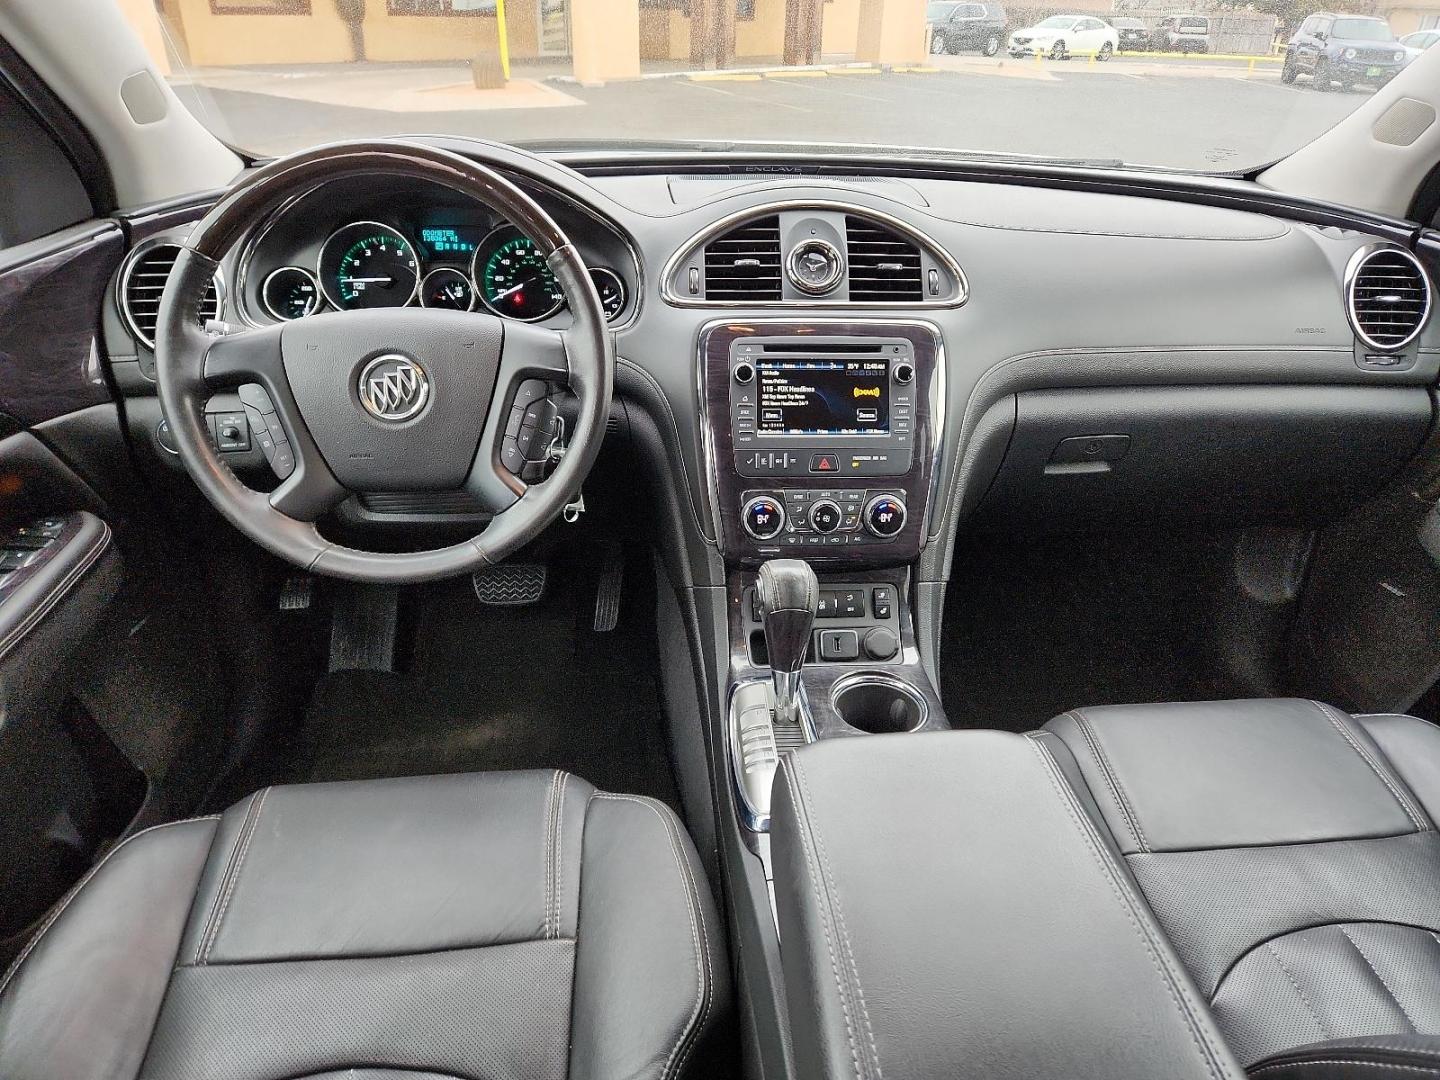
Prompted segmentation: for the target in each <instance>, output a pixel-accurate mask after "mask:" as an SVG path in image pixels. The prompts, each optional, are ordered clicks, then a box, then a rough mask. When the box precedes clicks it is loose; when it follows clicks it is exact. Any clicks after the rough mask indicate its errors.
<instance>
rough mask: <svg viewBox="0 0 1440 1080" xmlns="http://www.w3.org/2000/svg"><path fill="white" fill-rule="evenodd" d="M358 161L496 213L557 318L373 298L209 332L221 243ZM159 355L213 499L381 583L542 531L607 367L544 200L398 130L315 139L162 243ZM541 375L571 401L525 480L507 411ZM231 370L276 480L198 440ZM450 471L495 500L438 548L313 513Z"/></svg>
mask: <svg viewBox="0 0 1440 1080" xmlns="http://www.w3.org/2000/svg"><path fill="white" fill-rule="evenodd" d="M360 174H369V175H376V174H381V175H389V176H396V177H404V178H410V179H416V180H428V181H433V182H435V183H438V184H441V185H444V186H446V187H449V188H451V189H452V190H454V191H458V192H460V193H461V194H464V195H468V196H471V197H473V198H475V199H476V200H478V201H480V202H481V203H483V204H485V205H486V206H488V207H490V208H491V209H493V210H495V211H496V212H498V213H499V214H500V215H502V216H503V217H504V218H505V219H506V220H507V221H509V222H510V223H511V224H513V225H515V226H516V227H517V228H518V229H519V230H520V231H521V232H523V233H524V234H526V235H527V236H528V237H530V239H531V240H533V241H534V242H535V244H536V246H537V248H538V249H539V250H540V252H541V253H542V254H543V255H544V256H545V259H546V263H547V264H548V266H549V267H550V269H551V270H552V271H553V272H554V274H555V276H556V278H557V280H558V281H559V284H560V288H561V289H562V290H563V291H564V294H565V297H566V299H567V300H568V302H569V308H570V313H571V315H572V316H573V322H572V324H571V326H570V328H569V329H567V330H563V331H553V330H546V329H544V328H542V327H537V326H533V325H530V324H527V323H520V322H514V321H511V320H506V319H502V318H500V317H499V316H496V315H491V314H483V313H480V312H462V311H445V310H436V309H421V308H370V309H362V310H355V311H340V312H332V313H326V314H321V315H311V316H308V317H306V318H304V319H298V320H295V321H292V322H284V323H279V324H277V325H274V326H269V327H265V328H263V329H256V330H246V331H242V332H235V333H225V334H223V335H221V336H214V334H213V333H211V332H207V330H206V329H205V327H203V326H202V323H201V315H200V311H201V304H202V301H203V300H204V297H205V293H206V290H207V289H208V288H209V286H210V283H211V281H212V279H213V278H214V275H215V272H216V269H217V268H218V266H219V263H220V259H221V258H222V257H223V256H224V255H225V253H226V252H227V251H229V250H230V249H231V248H232V247H233V246H234V245H235V244H236V243H237V242H238V241H239V240H240V238H241V237H242V236H244V235H245V234H246V233H247V232H248V231H249V230H250V229H251V228H252V227H253V226H254V225H255V224H256V223H258V222H261V221H263V220H265V219H266V218H267V217H268V215H270V214H271V213H272V212H273V211H275V210H276V209H278V208H279V207H281V206H282V205H284V204H285V203H287V202H288V201H289V200H291V199H293V198H295V197H297V196H299V195H301V194H303V193H305V192H308V191H310V190H312V189H314V188H315V187H317V186H319V185H320V184H322V183H325V182H327V181H331V180H335V179H338V178H342V177H346V176H354V175H360ZM155 360H156V379H157V382H158V384H159V390H160V402H161V405H162V406H163V407H164V410H165V415H166V417H167V419H168V420H169V423H170V430H171V432H172V433H173V436H174V441H175V446H176V447H177V448H178V450H179V454H180V460H181V461H182V462H183V463H184V465H185V468H186V469H187V470H188V471H189V473H190V475H191V476H192V477H193V478H194V480H195V482H196V484H198V485H199V487H200V490H201V491H202V492H204V493H205V495H206V497H207V498H208V499H209V500H210V501H211V502H212V503H214V504H215V506H216V508H217V509H219V511H220V512H221V513H222V514H223V515H224V516H225V517H227V518H228V519H229V520H230V521H231V522H233V523H234V524H235V526H236V527H237V528H239V529H240V531H241V532H243V533H245V534H246V535H247V536H249V537H250V538H251V539H253V540H255V541H256V542H257V543H259V544H260V545H261V546H262V547H265V548H267V549H268V550H269V551H271V552H273V553H274V554H276V555H278V556H279V557H280V558H282V559H286V560H288V561H289V562H291V563H294V564H295V565H297V566H300V567H303V568H304V569H306V570H309V571H312V572H314V573H318V574H326V575H330V576H332V577H340V578H347V579H350V580H352V581H365V582H385V583H404V582H420V581H430V580H434V579H436V578H444V577H451V576H454V575H457V574H463V573H468V572H470V571H472V570H476V569H479V568H481V567H485V566H489V565H491V564H493V563H496V562H498V561H499V560H501V559H503V558H504V557H505V556H506V555H508V554H510V553H511V552H513V551H515V550H516V549H517V548H519V547H520V546H521V545H523V544H525V543H526V542H527V541H529V540H531V539H533V538H534V537H535V536H536V535H538V534H539V533H540V531H541V530H542V529H544V527H545V526H546V525H548V524H549V523H550V522H551V521H553V520H554V519H555V518H556V517H557V516H558V515H559V513H560V512H561V510H562V509H563V508H564V507H565V505H566V504H567V503H568V502H570V500H571V499H572V498H573V497H574V495H575V493H576V492H577V491H579V489H580V484H581V483H582V482H583V481H584V479H585V477H586V475H587V474H588V473H589V471H590V467H591V466H592V465H593V464H594V462H595V457H596V455H597V454H598V453H599V449H600V442H601V440H602V439H603V438H604V434H605V423H606V420H607V419H608V418H609V414H610V397H611V393H612V389H613V386H614V377H615V353H614V344H613V342H612V341H611V338H610V334H609V332H608V330H607V328H606V322H605V315H604V312H603V309H602V308H601V306H600V298H599V296H597V295H596V292H595V286H594V284H593V283H592V282H591V280H590V275H589V273H588V272H587V270H586V267H585V264H584V262H583V261H582V260H581V258H580V254H579V252H578V251H577V250H576V249H575V247H574V245H573V244H571V242H570V240H569V239H568V238H567V237H566V236H565V234H564V233H563V232H561V231H560V228H559V226H558V225H556V224H555V222H554V221H553V220H552V219H551V218H550V216H549V214H547V213H546V212H545V211H544V210H543V209H542V208H541V207H540V206H539V205H538V204H537V203H536V202H535V201H534V200H533V199H532V198H530V196H528V195H527V194H525V193H524V192H523V191H521V190H520V189H519V188H518V187H516V186H515V184H513V183H511V182H510V181H509V180H508V179H506V178H505V177H503V176H501V175H500V174H499V173H498V172H497V171H495V169H493V168H490V167H488V166H486V165H483V164H479V163H477V162H475V161H472V160H470V159H468V158H465V157H461V156H460V155H458V154H453V153H450V152H448V151H445V150H440V149H436V148H434V147H429V146H424V145H420V144H415V143H406V142H399V141H395V142H390V141H374V142H352V143H337V144H332V145H329V146H322V147H319V148H316V149H314V150H308V151H305V152H303V153H300V154H296V155H294V156H291V157H288V158H282V159H281V160H279V161H276V162H273V163H271V164H269V165H266V166H264V167H263V168H261V169H258V170H256V171H255V172H253V173H251V174H250V175H249V176H247V177H246V178H245V179H244V180H242V181H241V182H240V183H238V184H237V185H236V186H235V187H234V188H233V189H231V191H230V192H229V193H228V194H227V195H226V196H225V197H224V198H223V199H221V200H220V202H219V203H217V204H216V205H215V207H214V208H213V209H212V210H211V211H210V212H209V213H208V214H207V215H206V216H205V217H204V219H203V220H201V221H200V223H199V224H198V225H197V226H196V227H195V229H194V231H193V232H192V233H191V234H190V237H189V240H188V241H187V243H186V245H185V246H184V247H183V248H182V249H181V252H180V256H179V258H178V259H177V260H176V262H175V268H174V270H173V271H172V272H171V274H170V279H169V282H168V283H167V285H166V286H165V292H164V294H163V296H162V299H161V302H160V311H159V316H158V324H157V326H156V333H155ZM537 380H538V381H537ZM541 383H560V384H565V385H568V386H569V388H570V390H571V391H572V392H573V393H574V395H575V396H576V397H577V398H578V399H579V415H578V417H577V418H576V420H575V422H574V427H573V430H572V431H571V432H570V438H569V444H568V449H567V450H566V452H565V454H564V455H563V457H561V459H560V462H559V465H558V466H557V467H556V469H555V471H554V473H553V474H552V475H551V476H550V477H549V479H547V480H545V481H544V482H543V483H538V484H527V483H526V482H525V481H524V480H522V479H521V476H520V473H521V472H524V469H523V468H519V467H518V466H517V462H518V460H519V459H517V457H516V450H515V443H514V441H513V439H512V440H509V441H508V442H507V437H506V435H507V428H508V429H509V432H510V435H512V436H513V435H514V434H515V433H516V432H515V428H516V427H517V426H518V423H517V424H512V423H511V413H512V412H515V413H516V417H515V419H516V420H517V421H519V420H521V419H523V410H524V409H525V408H526V407H527V405H528V404H531V403H532V398H534V397H536V395H537V394H539V395H540V396H543V390H540V391H537V389H536V388H537V387H539V386H540V385H541ZM237 388H238V389H239V391H240V394H241V400H242V401H244V402H245V403H246V405H247V413H250V415H251V427H252V429H255V428H256V427H257V420H260V421H263V424H264V427H265V431H264V432H260V431H258V430H257V431H255V432H254V435H255V438H257V440H260V439H263V438H265V437H267V436H268V437H269V438H270V439H272V440H273V441H272V443H270V444H268V445H269V447H270V448H269V449H268V450H267V456H269V457H270V460H271V464H272V467H274V468H275V471H276V473H277V475H280V476H283V477H284V479H283V480H282V482H281V483H280V485H279V486H278V487H277V488H276V489H275V490H274V491H273V492H270V493H269V494H266V493H263V492H259V491H255V490H253V489H251V488H249V487H247V486H246V485H245V484H243V483H242V482H241V481H240V480H239V479H238V478H237V477H236V476H235V474H234V473H233V472H232V471H231V470H230V467H229V466H228V465H227V464H225V462H224V461H222V460H221V458H220V455H219V453H218V452H217V451H216V449H215V448H214V446H213V445H212V444H211V441H210V435H209V431H208V429H207V427H206V421H205V403H206V401H207V400H208V399H209V398H210V396H211V395H212V394H213V393H215V392H217V391H221V390H235V389H237ZM517 394H518V395H519V400H518V401H517ZM512 402H513V403H514V404H513V405H512V404H511V403H512ZM257 414H258V415H257ZM282 444H283V445H282ZM262 445H267V444H264V443H262ZM287 449H288V455H287V453H286V450H287ZM457 489H464V490H466V491H468V492H469V493H470V494H471V495H473V496H474V497H475V498H476V499H477V500H478V501H479V502H480V504H481V505H482V506H483V508H484V509H485V510H486V511H488V512H489V513H491V514H492V515H493V516H492V517H491V519H490V521H489V524H488V525H487V526H486V527H485V529H484V531H483V532H481V533H480V534H478V535H476V536H474V537H471V538H470V539H468V540H465V541H464V542H462V543H458V544H454V545H452V546H450V547H445V548H438V549H434V550H429V551H419V552H408V553H388V552H387V553H381V552H372V551H362V550H359V549H356V548H350V547H345V546H342V545H339V544H335V543H332V542H330V541H329V540H326V539H325V538H324V537H323V536H321V535H320V532H319V530H318V529H317V528H316V525H315V523H316V521H317V520H318V519H320V518H321V517H322V516H324V515H325V514H326V513H327V512H328V511H330V510H332V509H334V508H335V507H336V506H337V505H339V503H341V502H342V501H344V500H345V499H346V498H348V497H350V495H351V494H353V493H360V492H367V491H455V490H457Z"/></svg>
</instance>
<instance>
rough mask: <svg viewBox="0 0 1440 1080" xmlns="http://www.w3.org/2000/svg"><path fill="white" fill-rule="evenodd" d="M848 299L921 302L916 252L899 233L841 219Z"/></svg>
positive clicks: (851, 218) (921, 278)
mask: <svg viewBox="0 0 1440 1080" xmlns="http://www.w3.org/2000/svg"><path fill="white" fill-rule="evenodd" d="M845 248H846V259H847V260H848V262H849V263H850V299H851V300H853V301H857V302H859V303H867V302H868V303H886V302H894V301H897V300H898V301H914V300H923V299H924V298H925V296H924V277H925V272H924V269H923V268H922V266H921V265H920V249H919V248H918V247H916V246H915V244H913V243H912V242H911V241H909V240H907V239H905V238H904V237H903V236H901V235H900V234H899V233H896V232H892V231H891V230H890V229H887V228H885V227H884V226H883V225H878V224H876V223H875V222H873V221H867V220H866V219H865V218H862V217H855V216H854V215H848V214H847V215H846V217H845Z"/></svg>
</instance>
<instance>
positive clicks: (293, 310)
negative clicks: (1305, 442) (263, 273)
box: [260, 266, 320, 322]
mask: <svg viewBox="0 0 1440 1080" xmlns="http://www.w3.org/2000/svg"><path fill="white" fill-rule="evenodd" d="M260 299H261V300H263V301H264V303H265V310H266V311H268V312H269V313H270V315H271V316H272V317H273V318H276V319H279V320H281V321H282V322H289V321H290V320H291V319H303V318H304V317H305V316H306V315H313V314H315V309H316V308H318V307H319V306H320V286H319V285H318V284H317V283H316V281H315V278H314V276H313V275H312V274H311V273H310V271H309V270H303V269H301V268H300V267H298V266H282V267H280V269H278V270H272V271H271V272H270V273H269V275H268V276H267V277H266V278H265V281H264V283H263V284H262V285H261V286H260Z"/></svg>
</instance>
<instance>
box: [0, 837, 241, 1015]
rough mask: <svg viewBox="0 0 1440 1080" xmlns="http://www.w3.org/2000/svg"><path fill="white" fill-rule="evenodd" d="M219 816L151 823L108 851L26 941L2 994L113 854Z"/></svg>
mask: <svg viewBox="0 0 1440 1080" xmlns="http://www.w3.org/2000/svg"><path fill="white" fill-rule="evenodd" d="M219 817H220V815H219V814H206V815H204V816H203V817H193V818H183V819H181V820H180V821H166V822H162V823H161V824H159V825H151V826H150V827H149V828H148V829H141V830H140V831H139V832H137V833H135V834H134V835H132V836H127V837H126V838H125V839H124V840H121V841H120V843H118V844H116V845H115V846H114V847H112V848H111V849H110V850H109V851H107V852H106V853H105V854H104V856H103V857H102V858H101V859H100V861H99V862H97V863H96V864H95V865H94V866H92V867H91V868H90V869H89V870H88V871H87V872H86V874H85V876H84V877H82V878H81V879H80V880H79V881H77V882H76V883H75V885H74V886H73V887H72V888H71V890H70V891H69V892H68V893H66V894H65V896H64V898H63V899H62V900H61V901H60V903H59V904H57V905H56V906H55V909H54V910H53V911H51V912H50V914H49V915H48V916H46V919H45V921H44V922H43V923H41V924H40V928H39V929H38V930H36V931H35V934H34V936H33V937H31V938H30V940H29V941H28V942H26V944H25V948H23V949H21V950H20V955H19V956H17V957H15V961H14V963H12V964H11V965H10V966H9V968H7V969H6V971H5V977H4V978H3V979H0V995H3V994H4V993H5V990H6V988H7V987H8V986H9V985H10V983H11V982H12V981H13V980H14V978H15V976H16V975H17V974H18V973H19V971H20V966H21V965H22V964H24V963H25V959H26V957H28V956H29V955H30V954H31V953H32V952H34V951H35V948H36V947H37V946H38V945H39V944H40V939H41V938H43V937H44V936H45V935H46V934H47V933H48V932H49V930H50V928H51V927H52V926H54V925H55V923H56V921H57V920H58V919H59V918H60V916H61V915H63V914H65V909H66V908H68V907H69V906H70V904H71V902H72V901H73V900H74V899H75V898H76V897H77V896H79V895H80V890H81V889H83V888H85V886H86V885H88V884H90V880H91V879H92V878H93V877H94V876H95V875H96V874H98V873H99V872H100V869H101V867H103V866H104V865H105V864H106V863H107V862H109V861H110V858H111V856H113V855H114V854H115V853H116V852H117V851H119V850H120V849H121V848H123V847H124V846H125V845H126V844H128V843H130V841H132V840H137V839H139V838H140V837H142V836H145V835H146V834H147V833H153V832H156V831H157V830H159V829H168V828H170V827H172V826H174V825H191V824H193V823H195V822H197V821H217V820H219Z"/></svg>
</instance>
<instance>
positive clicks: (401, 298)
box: [238, 185, 636, 324]
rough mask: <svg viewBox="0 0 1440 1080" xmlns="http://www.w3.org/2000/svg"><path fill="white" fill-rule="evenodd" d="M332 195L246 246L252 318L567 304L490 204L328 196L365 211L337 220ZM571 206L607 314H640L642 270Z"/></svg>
mask: <svg viewBox="0 0 1440 1080" xmlns="http://www.w3.org/2000/svg"><path fill="white" fill-rule="evenodd" d="M336 186H338V185H336ZM325 192H326V189H320V191H318V192H316V193H312V195H311V196H309V197H307V199H306V200H304V201H302V203H300V204H297V205H296V206H294V207H291V208H290V209H289V210H288V211H287V212H285V213H283V214H282V215H281V216H279V217H278V218H277V219H275V220H272V222H270V223H269V225H268V226H267V227H266V228H265V229H263V230H261V231H260V232H259V233H258V234H257V235H256V236H255V237H253V238H252V239H251V240H250V241H249V243H247V245H246V246H245V250H244V251H243V252H242V255H241V260H240V266H239V271H238V274H239V285H240V288H239V292H240V295H241V297H242V301H243V302H244V305H245V309H246V311H247V313H248V314H247V317H248V318H249V321H251V322H254V323H257V324H259V323H263V322H267V321H289V320H293V319H303V318H305V317H306V316H309V315H314V314H316V313H317V312H321V311H351V310H357V309H360V308H379V307H405V306H408V305H419V306H420V307H427V308H447V309H452V310H458V311H480V310H487V311H490V312H493V313H494V314H496V315H500V316H503V317H505V318H509V319H517V320H520V321H523V322H543V321H546V320H549V319H552V318H555V317H557V316H559V315H560V314H561V313H562V312H563V310H564V308H565V295H564V292H563V291H562V290H561V288H560V285H559V282H558V281H557V280H556V278H555V275H554V274H553V273H552V272H551V270H550V267H549V266H548V265H547V264H546V262H545V256H544V255H543V254H542V253H541V251H540V250H539V249H538V248H537V247H536V245H535V242H534V241H533V240H531V239H530V238H529V237H528V236H526V235H525V234H523V233H522V232H521V231H520V230H519V229H517V228H516V227H515V226H514V225H511V224H510V223H509V222H506V221H504V220H502V219H500V218H498V217H496V216H495V215H494V214H493V213H491V212H490V211H489V210H488V209H486V208H483V207H479V206H475V205H469V206H463V205H460V206H457V205H454V196H453V195H448V201H440V200H439V199H437V198H429V197H426V196H427V194H428V193H424V192H412V193H407V196H406V197H404V198H401V199H398V200H397V199H395V198H394V197H393V195H392V196H391V197H389V198H382V199H377V198H376V197H374V196H373V195H372V196H371V197H369V198H362V199H354V198H350V197H349V196H351V195H352V192H351V191H343V192H342V191H335V192H330V194H331V195H334V196H340V197H342V198H343V199H344V203H345V204H346V205H347V208H349V207H353V208H354V209H355V210H356V211H357V212H356V213H355V214H354V216H353V217H350V216H348V215H347V216H346V217H344V218H341V217H338V215H335V214H334V213H333V208H334V203H332V202H331V201H330V200H329V199H326V200H325V201H324V202H323V203H322V202H321V200H320V196H321V195H322V194H324V193H325ZM336 201H340V200H339V199H337V200H336ZM327 204H329V205H328V209H329V210H330V213H326V212H325V209H324V208H326V206H327ZM547 209H549V208H548V207H547ZM564 209H569V213H568V215H567V214H564V213H561V214H557V215H556V216H557V217H560V218H563V217H568V218H569V220H568V221H563V220H562V225H563V226H565V227H567V228H577V226H578V230H583V232H582V233H581V234H580V235H581V236H582V237H583V238H584V239H583V240H582V239H580V237H577V242H579V243H580V245H581V249H582V252H583V253H584V255H585V258H586V262H587V264H588V265H589V266H590V276H591V280H592V281H593V282H594V283H595V289H596V292H597V293H598V294H599V297H600V303H601V306H602V307H603V308H604V311H605V316H606V318H607V319H609V320H610V321H612V322H615V321H617V320H619V319H620V318H621V317H622V316H623V315H625V314H626V313H627V312H628V311H630V310H631V308H632V296H631V292H630V289H629V288H628V287H627V284H626V282H627V280H633V275H634V273H635V272H636V271H635V270H633V269H632V270H631V272H630V273H628V274H627V273H626V272H624V271H622V270H621V269H619V268H617V266H616V265H615V264H616V263H620V264H622V265H623V264H624V263H628V262H630V261H631V252H630V249H629V247H628V245H626V244H625V242H624V241H623V240H621V238H620V237H618V236H615V235H613V234H612V233H611V232H610V230H608V229H597V228H596V226H595V222H593V221H592V220H590V219H589V218H588V217H580V216H579V212H578V211H576V210H574V209H573V208H564ZM365 210H370V211H372V212H371V213H368V214H367V213H363V211H365ZM337 219H338V223H337ZM578 230H577V231H578ZM571 235H575V234H574V233H572V234H571ZM585 241H591V242H593V246H594V247H596V248H599V249H600V250H595V251H592V250H587V249H589V248H591V246H592V244H591V243H586V242H585Z"/></svg>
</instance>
